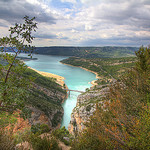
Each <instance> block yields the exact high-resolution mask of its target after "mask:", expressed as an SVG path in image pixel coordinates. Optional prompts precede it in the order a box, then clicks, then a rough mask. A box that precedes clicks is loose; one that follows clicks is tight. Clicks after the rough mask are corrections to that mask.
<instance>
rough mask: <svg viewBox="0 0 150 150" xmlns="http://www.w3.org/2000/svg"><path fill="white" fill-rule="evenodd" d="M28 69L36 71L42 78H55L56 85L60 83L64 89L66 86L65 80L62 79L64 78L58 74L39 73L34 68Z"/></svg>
mask: <svg viewBox="0 0 150 150" xmlns="http://www.w3.org/2000/svg"><path fill="white" fill-rule="evenodd" d="M28 68H30V69H32V70H34V71H36V72H37V73H39V74H40V75H42V76H45V77H49V78H55V79H56V83H58V84H59V85H61V86H62V87H63V85H64V84H65V82H64V80H65V78H64V77H62V76H59V75H56V74H53V73H49V72H43V71H38V70H36V69H34V68H31V67H28Z"/></svg>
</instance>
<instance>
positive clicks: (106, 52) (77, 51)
mask: <svg viewBox="0 0 150 150" xmlns="http://www.w3.org/2000/svg"><path fill="white" fill-rule="evenodd" d="M138 49H139V48H137V47H113V46H105V47H61V46H60V47H57V46H53V47H36V49H35V51H34V52H35V53H37V54H43V55H59V56H76V57H85V58H102V57H105V58H106V57H128V56H134V54H135V51H137V50H138Z"/></svg>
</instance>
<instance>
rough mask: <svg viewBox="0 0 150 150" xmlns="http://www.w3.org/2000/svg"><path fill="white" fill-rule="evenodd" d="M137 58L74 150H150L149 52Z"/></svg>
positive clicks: (73, 147)
mask: <svg viewBox="0 0 150 150" xmlns="http://www.w3.org/2000/svg"><path fill="white" fill-rule="evenodd" d="M136 56H137V59H138V62H137V63H136V66H135V67H134V68H133V69H132V70H131V71H129V72H128V73H126V75H124V76H123V77H122V78H121V81H120V82H118V83H116V84H114V85H112V86H111V87H110V94H109V95H108V97H107V98H105V99H104V102H103V104H99V105H97V109H96V112H95V114H94V115H93V116H92V117H91V119H90V122H89V123H87V125H86V126H87V129H85V130H84V131H83V133H80V134H79V135H78V136H77V137H76V138H75V140H74V142H73V143H72V150H77V149H78V150H101V149H137V150H138V149H139V150H141V149H150V145H149V141H150V130H149V129H150V48H143V47H141V48H140V49H139V51H138V52H136Z"/></svg>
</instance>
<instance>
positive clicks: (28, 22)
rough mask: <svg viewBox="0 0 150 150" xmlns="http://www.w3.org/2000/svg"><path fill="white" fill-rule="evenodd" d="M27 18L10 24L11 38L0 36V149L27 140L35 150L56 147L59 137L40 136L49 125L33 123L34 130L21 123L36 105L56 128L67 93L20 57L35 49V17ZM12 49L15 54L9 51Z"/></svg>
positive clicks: (11, 146) (48, 128)
mask: <svg viewBox="0 0 150 150" xmlns="http://www.w3.org/2000/svg"><path fill="white" fill-rule="evenodd" d="M24 19H25V23H24V24H15V26H14V27H10V30H9V31H10V35H9V37H3V38H0V46H1V54H0V85H1V86H0V149H4V150H5V149H7V150H8V149H15V146H16V144H18V143H20V142H24V141H28V142H29V143H30V144H31V145H32V147H33V149H35V150H38V149H56V150H57V149H59V147H58V143H57V140H55V139H54V138H51V139H49V138H47V137H44V138H41V137H39V134H42V133H45V132H49V131H50V127H48V125H46V124H37V125H32V127H31V129H30V127H27V128H25V127H24V125H23V126H21V127H19V126H18V125H19V124H18V119H20V117H22V118H24V119H29V118H30V117H31V115H32V111H31V110H32V109H30V108H33V109H35V108H36V109H37V110H38V111H39V110H41V111H43V112H44V113H43V114H45V115H47V117H48V118H49V119H51V123H52V127H56V126H57V125H58V124H59V123H60V121H61V118H62V115H63V108H62V106H61V103H62V100H63V98H62V97H64V96H65V95H66V92H65V91H64V90H62V88H61V86H60V85H58V84H57V83H56V82H55V79H54V78H47V77H43V76H41V75H39V74H38V73H37V72H35V71H33V70H31V69H29V68H27V66H26V65H25V64H24V63H23V62H22V61H20V60H18V58H17V57H18V54H19V53H21V52H25V53H29V55H31V53H32V52H33V49H34V47H32V46H30V44H31V43H32V40H33V36H31V33H32V31H35V29H36V23H34V19H35V18H32V19H29V17H27V16H26V17H25V18H24ZM25 43H27V44H29V45H26V44H25ZM10 51H13V53H14V54H13V55H12V54H9V53H8V52H10ZM19 110H22V111H21V113H20V111H19ZM18 111H19V112H18ZM53 115H54V117H52V116H53ZM18 130H19V131H18Z"/></svg>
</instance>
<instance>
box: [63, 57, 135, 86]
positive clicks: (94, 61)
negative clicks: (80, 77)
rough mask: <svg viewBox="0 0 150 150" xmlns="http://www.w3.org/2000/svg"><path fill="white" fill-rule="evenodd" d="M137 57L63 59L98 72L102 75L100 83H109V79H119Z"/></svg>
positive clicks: (65, 61)
mask: <svg viewBox="0 0 150 150" xmlns="http://www.w3.org/2000/svg"><path fill="white" fill-rule="evenodd" d="M136 61H137V58H136V57H123V58H77V57H70V58H68V59H65V60H62V61H61V62H62V63H65V64H70V65H73V66H77V67H83V68H86V69H88V70H91V71H94V72H96V73H98V75H99V76H100V77H101V79H99V80H98V81H97V83H98V84H107V83H109V79H112V78H115V79H119V76H120V75H122V74H123V73H125V72H126V71H127V69H128V68H131V67H133V66H134V65H135V62H136Z"/></svg>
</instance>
